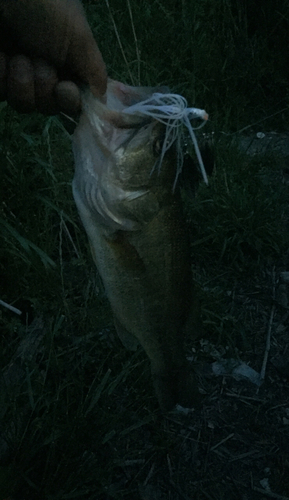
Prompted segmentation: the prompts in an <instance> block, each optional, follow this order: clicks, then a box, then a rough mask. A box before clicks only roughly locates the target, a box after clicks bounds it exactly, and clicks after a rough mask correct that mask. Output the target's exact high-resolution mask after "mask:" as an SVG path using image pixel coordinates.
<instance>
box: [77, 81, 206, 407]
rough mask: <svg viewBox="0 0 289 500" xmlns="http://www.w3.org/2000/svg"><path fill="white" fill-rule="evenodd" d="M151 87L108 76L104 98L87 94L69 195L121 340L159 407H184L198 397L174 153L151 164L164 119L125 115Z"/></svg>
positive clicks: (185, 232) (185, 237) (188, 266)
mask: <svg viewBox="0 0 289 500" xmlns="http://www.w3.org/2000/svg"><path fill="white" fill-rule="evenodd" d="M156 90H158V91H160V89H151V88H141V87H129V86H126V85H123V84H121V83H119V82H115V81H109V84H108V90H107V103H106V105H104V104H102V103H101V102H100V101H99V100H97V99H95V98H93V97H92V96H91V94H87V95H85V96H84V98H83V112H82V115H81V117H80V121H79V125H78V126H77V129H76V131H75V133H74V137H73V150H74V156H75V166H76V170H75V176H74V180H73V194H74V199H75V202H76V205H77V208H78V211H79V214H80V217H81V220H82V223H83V225H84V228H85V230H86V232H87V235H88V238H89V242H90V247H91V251H92V255H93V259H94V261H95V264H96V266H97V269H98V271H99V274H100V276H101V278H102V280H103V283H104V286H105V290H106V294H107V297H108V299H109V302H110V305H111V308H112V312H113V315H114V321H115V326H116V330H117V332H118V335H119V337H120V338H121V340H122V342H123V343H124V345H125V346H126V347H128V348H135V344H136V341H138V342H139V343H140V344H141V345H142V347H143V349H144V350H145V352H146V353H147V355H148V357H149V359H150V362H151V372H152V377H153V382H154V386H155V390H156V394H157V398H158V401H159V404H160V407H161V408H162V409H163V410H169V409H172V408H173V407H174V406H175V405H176V404H180V405H182V406H186V407H188V406H189V407H191V406H192V405H193V404H194V402H195V398H196V397H197V395H198V391H197V387H196V383H195V380H194V376H193V373H192V372H191V370H190V368H189V367H188V364H187V361H186V357H185V353H184V346H183V336H184V335H183V332H184V327H185V324H186V322H187V320H188V318H189V316H190V309H191V305H192V275H191V262H190V244H189V237H188V230H187V227H186V222H185V217H184V214H183V209H182V202H181V196H180V190H179V189H178V186H177V187H176V188H175V189H174V190H173V185H174V182H175V176H176V150H175V147H174V146H172V147H171V148H170V149H169V151H167V152H166V154H165V156H164V158H163V161H162V164H161V167H160V168H159V169H157V168H155V165H156V162H157V160H158V157H159V155H160V154H161V150H162V144H163V141H164V135H165V125H163V124H162V123H159V122H157V121H156V120H153V119H148V118H145V119H144V118H143V117H136V116H130V115H126V116H125V115H124V114H123V113H121V111H122V110H123V109H125V108H126V107H127V106H130V105H131V104H133V103H135V102H138V101H141V100H144V99H145V98H147V96H149V95H151V94H152V93H153V92H155V91H156Z"/></svg>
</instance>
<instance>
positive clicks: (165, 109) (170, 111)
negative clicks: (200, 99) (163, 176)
mask: <svg viewBox="0 0 289 500" xmlns="http://www.w3.org/2000/svg"><path fill="white" fill-rule="evenodd" d="M122 112H123V113H126V114H129V115H138V116H149V117H151V118H154V119H155V120H158V121H159V122H161V123H163V124H164V125H165V126H166V132H165V139H164V142H163V147H162V151H161V155H160V158H159V159H158V161H157V163H156V165H155V166H154V169H155V168H158V169H160V168H161V164H162V161H163V158H164V155H165V153H166V151H167V150H168V149H169V148H170V147H171V146H172V144H173V143H174V142H175V141H176V145H177V173H176V179H175V182H174V188H175V185H176V182H177V179H178V176H179V174H180V172H181V170H182V166H183V161H184V155H183V148H182V138H183V125H184V126H185V127H186V128H187V129H188V132H189V134H190V137H191V139H192V142H193V145H194V148H195V152H196V156H197V159H198V162H199V165H200V170H201V173H202V176H203V179H204V182H205V183H206V184H208V177H207V173H206V170H205V167H204V163H203V160H202V157H201V153H200V150H199V146H198V142H197V139H196V136H195V133H194V130H196V129H199V128H201V127H203V125H205V123H206V121H207V120H208V114H207V113H206V111H205V110H204V109H198V108H189V107H188V103H187V100H186V99H185V98H184V97H183V96H181V95H179V94H161V93H154V94H153V95H152V96H151V97H149V98H148V99H145V100H144V101H140V102H138V103H136V104H133V105H132V106H129V107H127V108H125V109H124V110H123V111H122ZM196 118H201V119H202V120H204V122H203V123H202V124H201V125H199V126H198V127H193V126H192V124H191V120H193V119H196ZM154 169H153V170H154Z"/></svg>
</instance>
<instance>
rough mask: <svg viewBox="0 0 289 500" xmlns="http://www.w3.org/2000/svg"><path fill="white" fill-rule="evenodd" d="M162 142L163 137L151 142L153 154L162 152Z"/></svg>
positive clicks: (156, 154)
mask: <svg viewBox="0 0 289 500" xmlns="http://www.w3.org/2000/svg"><path fill="white" fill-rule="evenodd" d="M163 144H164V137H158V138H157V139H155V140H154V142H153V154H154V156H159V155H160V154H161V152H162V149H163Z"/></svg>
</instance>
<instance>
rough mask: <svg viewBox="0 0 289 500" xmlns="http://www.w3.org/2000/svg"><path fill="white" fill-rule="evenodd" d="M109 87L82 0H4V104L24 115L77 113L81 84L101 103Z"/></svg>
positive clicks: (0, 67)
mask: <svg viewBox="0 0 289 500" xmlns="http://www.w3.org/2000/svg"><path fill="white" fill-rule="evenodd" d="M106 82H107V75H106V69H105V65H104V62H103V59H102V56H101V53H100V51H99V49H98V47H97V45H96V42H95V40H94V38H93V35H92V32H91V30H90V27H89V25H88V22H87V20H86V18H85V14H84V11H83V8H82V6H81V4H80V2H79V0H0V100H6V99H7V101H8V103H9V104H10V105H11V106H12V107H14V108H15V109H16V110H17V111H20V112H21V111H22V112H30V111H33V110H38V111H41V112H43V113H45V114H55V113H57V112H59V111H64V112H66V113H67V114H75V113H77V112H78V111H79V110H80V92H79V88H78V85H81V84H88V85H89V87H90V89H91V91H92V93H93V94H94V95H95V96H97V97H99V98H101V97H102V96H103V95H104V94H105V91H106Z"/></svg>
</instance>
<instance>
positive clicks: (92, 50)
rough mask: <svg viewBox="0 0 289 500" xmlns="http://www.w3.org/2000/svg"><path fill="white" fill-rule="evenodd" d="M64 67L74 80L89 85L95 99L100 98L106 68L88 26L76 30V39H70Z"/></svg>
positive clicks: (103, 86)
mask: <svg viewBox="0 0 289 500" xmlns="http://www.w3.org/2000/svg"><path fill="white" fill-rule="evenodd" d="M65 66H66V68H67V70H68V71H69V72H70V73H72V74H73V75H75V78H76V79H78V80H80V81H81V82H82V83H86V84H88V85H89V87H90V90H91V92H92V93H93V95H94V96H95V97H99V98H100V97H102V96H103V95H104V94H105V92H106V86H107V73H106V67H105V64H104V61H103V59H102V55H101V53H100V50H99V48H98V46H97V44H96V42H95V40H94V38H93V35H92V32H91V31H90V28H89V27H88V25H87V27H86V29H85V30H83V31H81V32H79V29H78V32H77V37H74V36H72V37H71V42H70V44H69V47H68V51H67V56H66V64H65Z"/></svg>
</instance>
